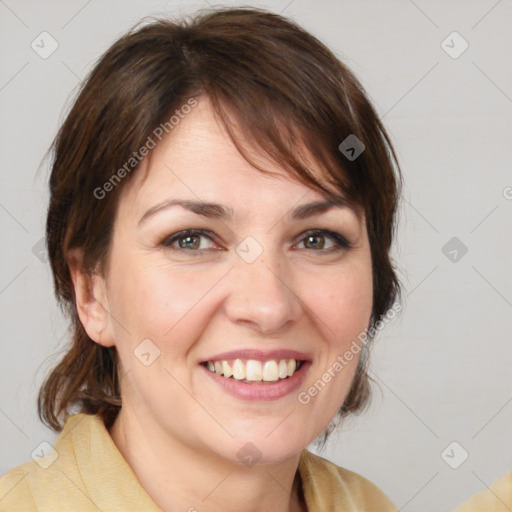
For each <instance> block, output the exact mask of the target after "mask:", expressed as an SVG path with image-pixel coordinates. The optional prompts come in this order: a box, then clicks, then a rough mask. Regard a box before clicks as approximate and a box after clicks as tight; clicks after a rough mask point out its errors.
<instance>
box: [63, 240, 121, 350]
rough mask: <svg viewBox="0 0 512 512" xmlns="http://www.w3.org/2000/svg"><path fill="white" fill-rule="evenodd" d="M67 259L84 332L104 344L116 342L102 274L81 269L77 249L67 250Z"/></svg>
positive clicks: (106, 345) (109, 344)
mask: <svg viewBox="0 0 512 512" xmlns="http://www.w3.org/2000/svg"><path fill="white" fill-rule="evenodd" d="M67 262H68V266H69V272H70V274H71V279H72V281H73V287H74V289H75V300H76V309H77V312H78V316H79V318H80V321H81V322H82V325H83V327H84V329H85V331H86V332H87V335H88V336H89V338H91V339H92V340H94V341H95V342H96V343H99V344H100V345H103V346H104V347H111V346H113V345H115V343H114V338H113V336H112V329H111V318H110V314H109V311H110V308H109V305H108V298H107V287H106V283H105V279H104V277H103V276H101V275H99V274H97V273H93V274H88V273H85V272H84V270H83V251H82V249H80V248H74V249H71V250H69V251H68V253H67Z"/></svg>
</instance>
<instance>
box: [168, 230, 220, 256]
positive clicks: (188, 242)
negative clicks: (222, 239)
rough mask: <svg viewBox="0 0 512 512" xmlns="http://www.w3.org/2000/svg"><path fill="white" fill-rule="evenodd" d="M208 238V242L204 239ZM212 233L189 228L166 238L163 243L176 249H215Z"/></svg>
mask: <svg viewBox="0 0 512 512" xmlns="http://www.w3.org/2000/svg"><path fill="white" fill-rule="evenodd" d="M205 240H206V243H204V241H205ZM212 244H214V241H213V238H212V235H211V234H209V232H208V231H205V230H203V229H187V230H185V231H179V232H178V233H174V234H172V235H171V236H169V237H167V238H165V239H164V240H163V241H162V242H161V245H163V246H164V247H169V248H171V249H175V250H186V251H199V250H208V249H213V248H214V247H213V246H212Z"/></svg>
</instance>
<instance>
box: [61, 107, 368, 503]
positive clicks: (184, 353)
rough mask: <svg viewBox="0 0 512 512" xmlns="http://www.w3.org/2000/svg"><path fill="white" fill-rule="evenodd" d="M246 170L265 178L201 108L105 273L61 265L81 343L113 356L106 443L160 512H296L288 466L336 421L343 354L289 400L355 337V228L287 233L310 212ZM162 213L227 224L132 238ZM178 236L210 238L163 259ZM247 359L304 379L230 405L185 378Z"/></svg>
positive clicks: (180, 131)
mask: <svg viewBox="0 0 512 512" xmlns="http://www.w3.org/2000/svg"><path fill="white" fill-rule="evenodd" d="M259 162H261V163H263V164H264V165H265V168H266V169H268V170H270V171H272V172H273V173H274V174H273V175H271V176H268V175H265V174H263V173H261V172H260V171H258V170H257V169H255V168H253V167H252V166H251V165H250V164H249V163H248V162H247V161H246V160H245V159H244V158H243V157H242V156H241V155H240V154H239V153H238V151H237V150H236V148H235V147H234V145H233V144H232V142H231V140H230V139H229V137H228V135H227V134H226V133H225V132H224V131H223V130H222V129H221V128H220V126H219V125H218V124H217V122H216V120H215V118H214V116H213V113H212V110H211V107H210V105H209V103H208V101H207V100H206V99H204V98H203V99H200V101H199V104H198V106H197V107H196V108H194V109H193V110H192V112H191V113H190V114H188V115H187V116H186V118H185V119H183V120H181V121H180V124H179V125H178V126H176V127H175V128H174V129H173V131H172V132H171V133H170V135H169V136H168V137H167V138H166V139H164V140H163V141H162V142H161V143H160V144H159V145H158V146H157V147H156V148H155V149H154V150H153V151H152V152H151V155H150V159H147V160H146V161H145V162H144V165H142V167H141V168H140V169H138V170H137V173H136V175H135V176H133V179H132V180H131V182H130V183H129V184H127V186H126V187H125V188H124V189H123V192H122V194H121V197H120V201H119V205H118V211H117V216H116V219H115V223H114V232H113V240H112V245H111V249H110V253H109V259H108V265H107V269H106V272H105V274H104V275H103V276H101V275H93V276H85V275H84V274H82V273H81V272H80V260H81V255H80V251H79V250H74V251H71V252H70V254H69V263H70V268H71V271H72V275H73V280H74V283H75V290H76V295H77V306H78V311H79V315H80V319H81V321H82V323H83V325H84V327H85V329H86V331H87V333H88V335H89V336H90V337H91V339H93V340H94V341H96V342H97V343H100V344H102V345H104V346H112V345H115V346H116V349H117V351H118V354H119V359H120V382H121V394H122V397H123V407H122V410H121V412H120V414H119V416H118V418H117V420H116V422H115V423H114V425H113V427H112V429H111V432H110V434H111V436H112V439H113V440H114V442H115V444H116V445H117V447H118V448H119V450H120V451H121V453H122V454H123V456H124V457H125V458H126V460H127V462H128V463H129V465H130V466H131V468H132V469H133V471H134V473H135V474H136V476H137V478H138V479H139V481H140V482H141V484H142V486H143V487H144V488H145V489H146V491H147V492H148V494H149V495H150V496H151V497H152V498H153V500H154V501H155V502H156V503H157V504H158V505H159V506H160V507H161V508H162V509H163V510H165V511H177V510H181V511H184V510H188V509H189V508H190V507H196V508H197V510H200V511H201V512H208V511H214V510H215V511H217V510H224V511H226V512H228V511H231V510H233V511H234V510H237V511H238V510H245V511H247V512H251V511H276V512H277V511H280V512H282V511H291V510H303V509H304V508H303V505H300V504H299V502H298V495H299V488H298V483H299V482H298V479H297V478H295V479H294V477H295V473H296V470H297V465H298V461H299V456H300V452H301V450H302V449H303V448H305V447H306V446H307V445H308V444H309V443H310V442H311V441H313V440H314V439H315V438H316V437H317V436H318V435H320V434H321V433H322V431H323V430H324V429H325V428H326V427H327V426H328V424H329V423H330V421H331V420H332V418H333V417H334V416H335V414H336V412H337V411H338V409H339V408H340V406H341V404H342V402H343V400H344V398H345V397H346V395H347V393H348V390H349V387H350V383H351V381H352V378H353V376H354V372H355V369H356V366H357V359H358V357H357V355H356V356H354V358H353V359H352V361H351V362H350V363H349V364H348V365H346V366H345V367H344V368H343V370H342V371H340V372H338V373H336V376H335V378H333V379H332V380H331V381H330V382H329V383H328V384H327V385H326V386H325V388H324V389H322V390H321V391H320V392H319V393H318V395H317V396H315V397H313V398H312V399H311V401H310V403H309V404H307V405H303V404H301V403H300V402H299V401H298V399H297V395H298V393H299V391H304V390H307V388H308V387H310V386H312V385H313V384H314V382H315V381H317V380H318V379H319V378H320V377H321V376H322V374H323V373H324V372H325V371H326V370H327V369H328V368H329V367H331V366H332V365H333V363H334V362H335V361H336V358H337V357H338V356H339V355H342V354H343V353H344V352H345V351H346V350H347V349H348V348H349V347H350V345H351V343H352V342H353V340H355V339H357V336H358V334H359V333H360V332H361V331H363V330H364V329H365V328H366V327H367V326H368V322H369V318H370V314H371V306H372V273H371V256H370V247H369V243H368V238H367V232H366V227H365V222H364V217H363V216H362V215H361V214H358V213H356V212H355V211H354V210H352V209H350V208H348V207H335V208H333V209H330V210H329V211H327V212H324V213H321V214H319V215H316V216H314V217H311V218H308V219H304V220H290V219H289V218H288V217H287V215H288V213H289V212H290V210H291V209H293V208H295V207H296V206H298V205H302V204H306V203H310V202H313V201H317V200H321V199H324V197H323V196H322V195H320V194H319V193H318V192H316V191H315V190H313V189H312V188H310V187H307V186H306V185H304V184H302V183H300V182H298V181H296V180H295V179H294V178H292V177H290V176H289V175H287V173H285V172H284V171H283V170H282V169H280V168H279V167H278V166H277V165H276V164H275V163H272V162H270V161H268V160H266V159H265V158H264V157H263V156H261V157H260V158H259ZM316 170H317V171H318V172H321V170H320V169H316ZM174 198H181V199H191V200H203V201H211V202H217V203H221V204H223V205H225V206H227V207H230V208H232V209H233V211H234V217H233V219H232V220H223V221H221V220H219V219H208V218H205V217H203V216H200V215H197V214H194V213H192V212H190V211H187V210H185V209H183V208H181V207H172V208H167V209H163V210H161V211H160V212H158V213H155V214H154V215H152V216H149V217H147V218H146V219H145V220H144V221H143V222H142V223H140V224H139V220H140V219H141V217H142V216H143V214H144V213H145V212H146V211H147V210H149V209H150V208H152V207H154V206H155V205H157V204H160V203H161V202H163V201H166V200H169V199H174ZM190 228H196V229H200V228H203V229H207V230H210V231H211V232H212V233H214V235H213V237H214V238H213V241H212V240H209V239H208V238H207V237H204V236H203V237H200V238H198V239H196V238H194V239H192V241H189V242H188V243H189V245H192V246H195V247H198V248H196V249H186V248H181V249H180V246H179V241H176V242H174V244H173V246H169V247H165V246H163V245H162V244H161V241H162V240H164V239H165V238H168V237H169V236H170V235H172V234H173V233H176V232H178V231H181V230H185V229H190ZM312 229H328V230H331V231H335V232H338V233H340V234H342V235H343V236H345V237H346V238H347V239H348V240H349V242H351V244H352V245H353V247H352V248H343V247H339V248H337V249H336V247H337V245H336V242H335V241H334V240H332V239H331V238H330V237H329V236H327V235H325V237H322V236H321V235H320V236H318V235H317V237H315V238H314V239H313V240H312V241H310V242H309V243H308V237H307V236H304V232H306V231H307V230H312ZM248 236H251V237H253V238H254V239H255V240H257V242H258V243H259V244H260V246H261V248H262V249H263V252H262V254H261V255H260V257H259V258H257V259H256V260H255V261H254V262H252V263H250V264H249V263H247V262H246V261H244V259H242V258H241V257H240V256H239V255H238V254H237V252H236V247H237V246H238V245H239V244H240V243H241V242H242V241H243V240H244V239H245V238H246V237H248ZM183 243H184V241H183V239H182V245H183ZM199 243H200V245H199ZM195 244H198V245H195ZM322 244H325V245H322ZM185 245H186V241H185ZM322 247H323V248H322ZM148 338H149V339H150V340H152V342H153V343H154V344H155V345H156V346H157V347H158V348H159V350H160V356H159V357H158V358H157V359H155V360H154V362H153V363H152V364H151V365H149V366H145V365H144V364H142V363H141V361H140V360H139V359H138V358H137V357H135V355H134V350H135V349H136V347H137V346H138V345H139V344H140V343H141V342H142V341H143V340H145V339H148ZM246 348H249V349H260V350H261V349H263V350H272V349H283V348H285V349H286V348H289V349H293V350H299V351H302V352H304V353H306V354H308V356H309V357H310V358H311V360H312V365H311V367H310V368H309V370H308V373H307V377H306V380H305V382H304V383H303V384H302V385H301V387H300V389H299V390H298V391H297V392H293V393H291V394H290V395H288V396H285V397H283V398H280V399H278V400H273V401H266V402H263V401H259V402H257V401H247V400H242V399H239V398H235V397H233V396H231V395H228V394H227V393H226V392H225V391H224V390H223V389H222V388H221V387H220V386H218V385H217V384H215V383H213V381H212V379H211V378H210V376H209V375H208V374H207V372H206V371H205V369H204V368H203V367H201V366H200V365H199V363H200V362H201V361H204V360H205V359H207V358H208V357H210V356H213V355H215V354H219V353H221V352H225V351H228V350H235V349H246ZM247 442H251V443H253V444H254V445H255V446H256V447H257V448H258V449H259V451H260V452H261V455H262V458H261V460H260V461H259V462H258V464H256V465H255V466H253V467H250V468H248V467H246V466H244V465H243V464H242V463H241V461H240V460H239V458H238V457H237V452H238V451H239V450H240V448H241V447H242V446H244V445H245V443H247Z"/></svg>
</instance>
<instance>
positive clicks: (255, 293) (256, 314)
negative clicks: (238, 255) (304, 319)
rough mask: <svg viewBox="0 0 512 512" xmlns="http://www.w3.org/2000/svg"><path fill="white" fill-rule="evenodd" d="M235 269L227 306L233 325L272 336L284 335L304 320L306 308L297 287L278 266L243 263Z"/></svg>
mask: <svg viewBox="0 0 512 512" xmlns="http://www.w3.org/2000/svg"><path fill="white" fill-rule="evenodd" d="M235 267H236V268H234V269H233V271H232V272H230V274H231V277H230V279H231V281H230V293H229V296H228V297H227V299H226V302H225V311H226V315H227V316H228V318H229V319H230V320H231V321H232V322H233V323H235V324H240V325H247V326H250V327H251V328H252V329H254V330H256V331H258V332H259V333H261V334H267V335H268V334H279V333H282V332H283V331H285V330H286V329H288V328H290V326H291V325H293V324H294V323H296V322H297V321H298V320H299V319H300V316H301V312H302V306H301V301H300V300H299V297H298V293H297V291H296V290H294V289H293V288H294V286H293V284H294V283H293V282H292V280H291V279H290V277H289V276H288V278H287V276H286V275H285V273H284V272H283V271H282V267H280V266H279V264H278V263H277V262H274V263H272V262H271V261H270V259H269V258H266V259H263V258H258V259H257V260H256V261H254V262H252V263H247V262H245V261H244V260H242V259H239V260H238V261H237V263H236V264H235Z"/></svg>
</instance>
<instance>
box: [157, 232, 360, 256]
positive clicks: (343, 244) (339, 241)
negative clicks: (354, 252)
mask: <svg viewBox="0 0 512 512" xmlns="http://www.w3.org/2000/svg"><path fill="white" fill-rule="evenodd" d="M189 236H204V237H206V238H208V239H209V240H210V241H212V242H214V243H215V240H214V234H213V233H212V232H211V231H208V230H204V229H186V230H184V231H179V232H177V233H174V234H172V235H170V236H168V237H166V238H165V239H164V240H162V242H160V245H161V246H163V247H166V248H169V249H172V250H176V251H188V252H202V251H205V250H211V249H186V248H183V247H172V244H173V243H174V242H177V241H178V240H180V239H181V238H186V237H189ZM300 236H301V238H300V240H299V243H300V242H303V241H304V240H305V239H307V238H308V237H310V236H323V237H326V238H330V239H331V240H332V241H333V242H334V243H335V244H336V246H337V247H330V248H328V249H319V250H318V251H315V249H311V250H312V251H315V252H323V253H331V252H333V251H341V250H343V249H351V248H352V247H353V245H352V244H351V243H350V242H349V241H348V240H347V239H346V238H345V237H344V236H343V235H341V234H340V233H337V232H335V231H329V230H327V229H311V230H308V231H305V232H304V233H302V234H301V235H300Z"/></svg>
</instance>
